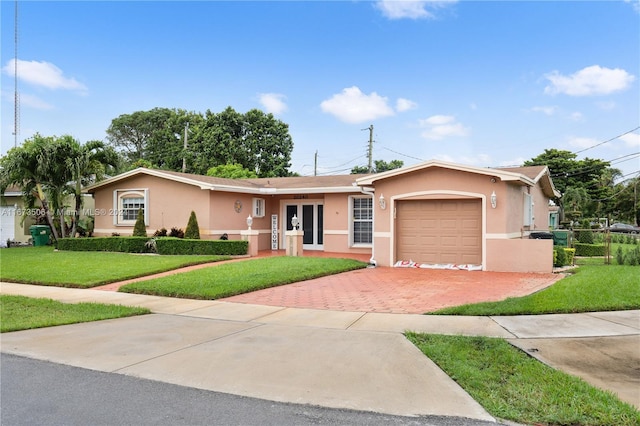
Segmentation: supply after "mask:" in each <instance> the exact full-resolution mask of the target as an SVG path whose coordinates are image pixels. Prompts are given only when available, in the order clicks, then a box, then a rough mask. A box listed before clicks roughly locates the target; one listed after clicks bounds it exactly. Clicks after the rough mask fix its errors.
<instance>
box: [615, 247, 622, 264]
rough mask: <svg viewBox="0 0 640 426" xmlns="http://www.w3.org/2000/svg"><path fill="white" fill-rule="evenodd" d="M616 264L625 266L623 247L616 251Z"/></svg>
mask: <svg viewBox="0 0 640 426" xmlns="http://www.w3.org/2000/svg"><path fill="white" fill-rule="evenodd" d="M616 262H618V265H624V253H623V252H622V246H618V250H616Z"/></svg>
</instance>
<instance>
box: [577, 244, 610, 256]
mask: <svg viewBox="0 0 640 426" xmlns="http://www.w3.org/2000/svg"><path fill="white" fill-rule="evenodd" d="M575 249H576V253H575V255H576V256H586V257H591V256H604V254H605V249H606V247H605V246H604V245H602V244H584V243H575Z"/></svg>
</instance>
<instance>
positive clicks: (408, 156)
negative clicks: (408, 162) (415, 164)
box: [382, 146, 425, 161]
mask: <svg viewBox="0 0 640 426" xmlns="http://www.w3.org/2000/svg"><path fill="white" fill-rule="evenodd" d="M382 149H386V150H387V151H390V152H393V153H394V154H398V155H402V156H403V157H407V158H411V159H412V160H418V161H425V160H423V159H422V158H418V157H413V156H411V155H407V154H403V153H401V152H398V151H394V150H393V149H390V148H387V147H386V146H383V147H382Z"/></svg>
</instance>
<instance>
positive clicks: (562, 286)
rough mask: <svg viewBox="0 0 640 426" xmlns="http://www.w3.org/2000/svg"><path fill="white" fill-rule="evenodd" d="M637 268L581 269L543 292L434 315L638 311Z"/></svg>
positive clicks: (582, 267)
mask: <svg viewBox="0 0 640 426" xmlns="http://www.w3.org/2000/svg"><path fill="white" fill-rule="evenodd" d="M639 276H640V268H639V267H638V266H625V265H610V266H604V265H591V266H581V267H579V268H578V269H577V270H576V271H575V273H574V274H572V275H570V276H568V277H566V278H564V279H562V280H560V281H558V282H557V283H556V284H554V285H552V286H551V287H548V288H546V289H544V290H542V291H539V292H537V293H534V294H531V295H529V296H524V297H514V298H508V299H506V300H503V301H500V302H485V303H475V304H470V305H462V306H456V307H451V308H445V309H441V310H439V311H437V312H432V314H437V315H535V314H550V313H575V312H596V311H619V310H628V309H640V285H638V277H639Z"/></svg>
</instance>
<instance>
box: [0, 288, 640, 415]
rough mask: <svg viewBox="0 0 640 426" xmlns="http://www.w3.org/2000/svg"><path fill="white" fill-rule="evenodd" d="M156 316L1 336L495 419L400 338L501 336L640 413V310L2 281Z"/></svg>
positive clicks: (88, 360) (297, 395) (188, 374)
mask: <svg viewBox="0 0 640 426" xmlns="http://www.w3.org/2000/svg"><path fill="white" fill-rule="evenodd" d="M0 292H1V293H2V294H20V295H25V296H31V297H47V298H51V299H54V300H60V301H63V302H68V303H76V302H89V301H90V302H100V303H116V304H122V305H131V306H144V307H147V308H149V309H150V310H151V311H152V312H154V314H153V315H146V316H139V317H132V318H123V319H116V320H106V321H98V322H93V323H84V324H74V325H68V326H59V327H52V328H46V329H38V330H26V331H19V332H13V333H5V334H3V335H2V340H1V350H2V352H5V353H10V354H15V355H22V356H27V357H31V358H36V359H42V360H48V361H53V362H57V363H62V364H68V365H73V366H77V367H83V368H89V369H93V370H99V371H105V372H114V373H120V374H125V375H131V376H135V377H141V378H147V379H153V380H158V381H162V382H168V383H174V384H179V385H184V386H189V387H194V388H201V389H207V390H213V391H219V392H226V393H231V394H236V395H245V396H252V397H257V398H262V399H266V400H272V401H283V402H293V403H301V404H311V405H319V406H326V407H333V408H347V409H355V410H364V411H374V412H380V413H386V414H395V415H405V416H407V415H408V416H420V415H444V416H457V417H468V418H473V419H480V420H492V417H491V416H490V415H489V414H488V413H487V412H486V411H485V410H484V409H483V408H482V407H481V406H480V405H479V404H478V403H477V402H476V401H474V400H473V399H472V398H471V397H470V396H469V395H468V394H467V393H466V392H464V391H463V390H462V389H461V388H460V387H459V386H458V385H457V384H456V383H455V382H454V381H453V380H451V379H450V378H449V377H448V376H446V375H445V374H444V373H443V372H442V371H441V370H440V369H439V368H438V367H437V366H436V365H435V364H434V363H433V362H431V361H430V360H429V359H428V358H426V357H425V356H424V355H422V353H421V352H420V351H419V350H418V349H417V348H415V347H414V346H413V345H412V344H411V343H409V342H408V341H407V340H406V339H405V338H404V337H403V335H402V333H403V332H404V331H406V330H412V331H418V332H427V333H438V334H462V335H482V336H491V337H502V338H506V339H509V341H510V342H512V343H513V344H514V345H516V346H519V347H521V348H522V349H523V350H525V351H527V352H528V353H530V354H531V355H532V356H535V357H537V358H539V359H540V360H542V361H543V362H546V363H548V364H550V365H552V366H554V367H556V368H559V369H562V370H565V371H567V372H569V373H571V374H574V375H577V376H580V377H583V378H584V379H585V380H587V381H589V382H590V383H592V384H594V385H595V386H599V387H601V388H603V389H608V390H612V391H613V392H615V393H617V394H618V396H619V397H620V398H621V399H622V400H624V401H627V402H629V403H631V404H634V405H635V406H636V407H639V408H640V374H639V371H638V368H637V367H638V365H639V364H640V354H639V350H638V349H639V348H640V311H623V312H603V313H589V314H572V315H540V316H518V317H446V316H425V315H415V314H387V313H363V312H340V311H327V310H314V309H300V308H282V307H274V306H262V305H249V304H240V303H229V302H220V301H198V300H188V299H174V298H163V297H157V296H142V295H134V294H125V293H115V292H106V291H98V290H80V289H67V288H59V287H44V286H30V285H25V284H10V283H1V284H0Z"/></svg>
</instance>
